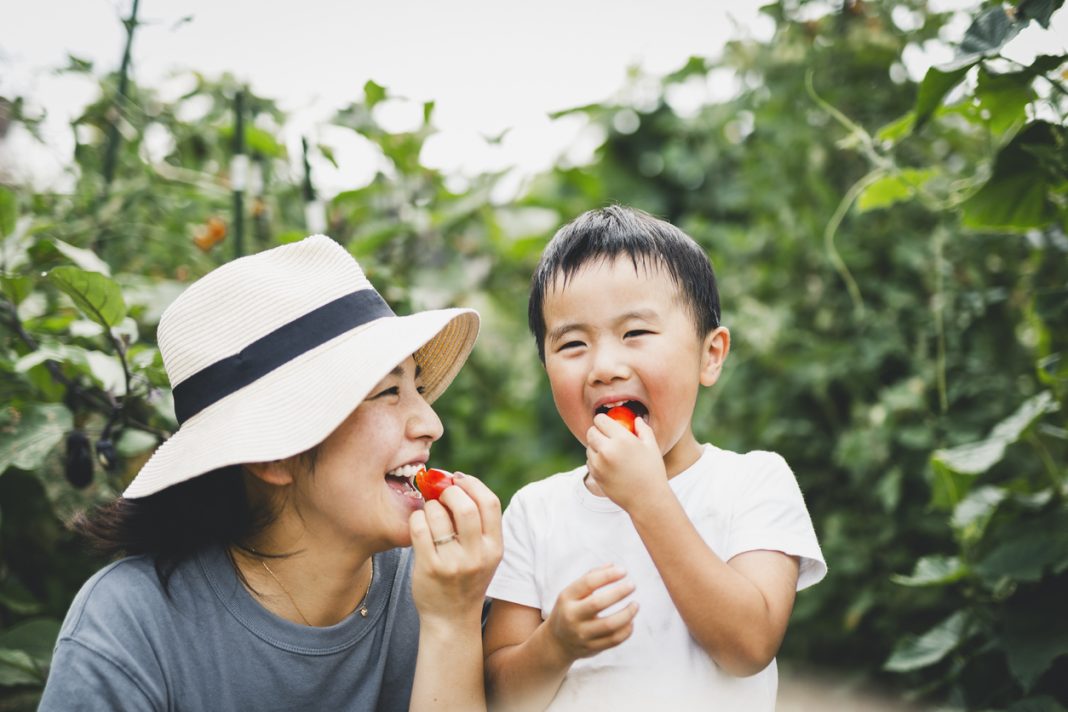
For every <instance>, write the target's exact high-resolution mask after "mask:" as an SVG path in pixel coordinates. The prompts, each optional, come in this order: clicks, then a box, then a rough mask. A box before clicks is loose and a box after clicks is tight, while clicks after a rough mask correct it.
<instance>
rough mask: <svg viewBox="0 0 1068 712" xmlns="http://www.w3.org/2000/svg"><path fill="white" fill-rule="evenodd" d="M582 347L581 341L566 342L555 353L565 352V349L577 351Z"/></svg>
mask: <svg viewBox="0 0 1068 712" xmlns="http://www.w3.org/2000/svg"><path fill="white" fill-rule="evenodd" d="M582 346H584V344H583V343H582V342H581V341H568V342H565V343H563V344H561V345H560V347H559V348H558V349H556V350H557V351H566V350H567V349H577V348H581V347H582Z"/></svg>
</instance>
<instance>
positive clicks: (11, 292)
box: [0, 277, 35, 306]
mask: <svg viewBox="0 0 1068 712" xmlns="http://www.w3.org/2000/svg"><path fill="white" fill-rule="evenodd" d="M34 283H35V282H34V279H33V277H0V289H3V292H4V296H5V297H7V298H8V300H9V301H10V302H11V303H12V304H14V305H15V306H18V305H19V304H21V303H22V300H23V299H25V298H26V297H28V296H30V294H31V293H32V292H33V286H34Z"/></svg>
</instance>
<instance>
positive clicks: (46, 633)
mask: <svg viewBox="0 0 1068 712" xmlns="http://www.w3.org/2000/svg"><path fill="white" fill-rule="evenodd" d="M59 628H60V622H59V621H57V620H55V619H54V618H34V619H32V620H28V621H24V622H22V623H17V624H15V625H13V626H11V627H10V628H8V629H7V630H5V631H3V632H0V648H7V649H9V650H22V651H24V652H25V653H26V654H28V655H29V656H30V657H32V658H35V659H37V660H45V661H47V660H49V659H51V657H52V649H53V648H54V647H55V644H56V638H57V637H59Z"/></svg>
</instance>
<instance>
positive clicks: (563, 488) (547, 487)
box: [512, 465, 586, 501]
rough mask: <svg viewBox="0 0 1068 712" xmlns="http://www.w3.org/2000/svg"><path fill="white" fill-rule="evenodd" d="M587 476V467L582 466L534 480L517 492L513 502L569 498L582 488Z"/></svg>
mask: <svg viewBox="0 0 1068 712" xmlns="http://www.w3.org/2000/svg"><path fill="white" fill-rule="evenodd" d="M585 476H586V466H585V465H580V466H579V467H576V468H574V469H571V470H567V471H566V472H557V473H555V474H552V475H549V476H548V477H543V478H542V479H540V480H534V481H533V482H528V483H527V484H525V485H523V486H522V487H520V488H519V489H518V490H516V493H515V495H514V496H513V497H512V500H513V501H515V500H516V499H519V500H521V501H538V500H546V499H555V498H557V497H564V496H567V495H568V493H570V492H574V491H575V489H576V488H578V487H581V486H582V480H583V478H584V477H585Z"/></svg>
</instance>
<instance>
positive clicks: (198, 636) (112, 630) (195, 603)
mask: <svg viewBox="0 0 1068 712" xmlns="http://www.w3.org/2000/svg"><path fill="white" fill-rule="evenodd" d="M411 565H412V553H411V550H410V549H394V550H391V551H387V552H384V553H381V554H377V555H375V557H374V567H375V572H374V581H373V582H372V584H371V589H370V591H369V592H368V596H367V608H368V615H367V617H366V618H364V617H362V616H360V615H359V614H356V613H354V614H353V615H350V616H349V617H348V618H346V619H345V620H343V621H341V622H340V623H338V624H337V625H334V626H330V627H327V628H310V627H308V626H303V625H298V624H295V623H292V622H290V621H287V620H284V619H282V618H279V617H277V616H275V615H274V614H272V613H271V612H269V611H267V610H266V609H265V608H263V607H262V606H261V605H259V604H258V603H257V602H256V601H255V600H254V599H253V598H252V595H251V594H250V593H249V592H248V590H247V589H246V588H245V587H244V586H243V585H242V583H241V581H240V580H239V579H238V577H237V574H236V572H235V571H234V568H233V566H232V564H231V563H230V559H229V557H228V556H227V554H226V552H225V551H224V550H223V549H221V548H212V549H209V550H206V551H204V552H201V553H200V554H198V555H197V556H194V557H193V558H191V559H189V560H187V561H185V562H183V563H182V564H180V565H179V566H178V567H177V568H176V569H175V571H174V573H173V575H172V576H171V577H170V580H169V588H168V593H169V596H168V593H165V592H164V590H163V587H162V585H161V584H160V581H159V578H158V576H157V575H156V571H155V568H154V565H153V560H152V558H150V557H146V556H135V557H130V558H126V559H122V560H121V561H118V562H116V563H114V564H112V565H110V566H108V567H106V568H104V569H102V570H100V571H99V572H97V573H96V574H95V575H94V576H93V577H92V578H91V579H89V581H87V582H86V584H85V585H84V586H83V587H82V589H81V591H80V592H79V593H78V595H77V597H76V598H75V600H74V603H73V604H72V605H71V608H70V611H69V612H68V613H67V618H66V620H65V621H64V623H63V627H62V629H61V630H60V634H59V639H58V640H57V642H56V649H55V654H54V656H53V658H52V667H51V671H50V673H49V677H48V682H47V684H46V686H45V691H44V696H43V697H42V700H41V705H40V707H39V708H38V709H39V710H40V711H43V712H51V711H52V710H62V711H63V712H70V711H72V710H197V711H201V710H287V711H290V710H361V711H362V710H387V711H392V710H407V709H408V701H409V698H410V697H411V688H412V677H413V675H414V672H415V658H416V652H417V648H418V642H419V641H418V638H419V620H418V617H417V615H416V610H415V606H414V604H413V603H412V594H411Z"/></svg>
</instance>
